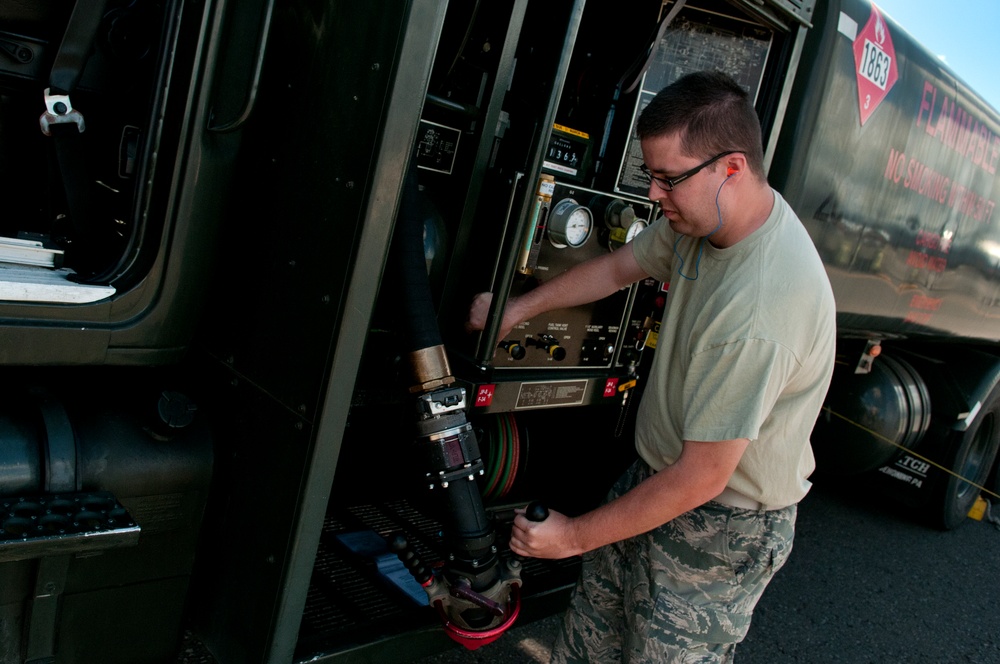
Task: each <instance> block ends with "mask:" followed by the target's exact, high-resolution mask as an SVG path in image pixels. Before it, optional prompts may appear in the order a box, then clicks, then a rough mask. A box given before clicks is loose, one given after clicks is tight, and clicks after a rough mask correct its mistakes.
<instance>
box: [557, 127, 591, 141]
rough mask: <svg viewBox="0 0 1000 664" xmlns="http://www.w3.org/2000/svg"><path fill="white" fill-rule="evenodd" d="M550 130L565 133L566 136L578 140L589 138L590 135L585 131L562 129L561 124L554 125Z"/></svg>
mask: <svg viewBox="0 0 1000 664" xmlns="http://www.w3.org/2000/svg"><path fill="white" fill-rule="evenodd" d="M552 128H553V129H555V130H556V131H561V132H565V133H567V134H572V135H574V136H579V137H580V138H590V134H588V133H587V132H585V131H580V130H579V129H571V128H570V127H564V126H563V125H561V124H554V125H552Z"/></svg>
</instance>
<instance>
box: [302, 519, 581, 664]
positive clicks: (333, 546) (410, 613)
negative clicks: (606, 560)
mask: <svg viewBox="0 0 1000 664" xmlns="http://www.w3.org/2000/svg"><path fill="white" fill-rule="evenodd" d="M507 528H509V526H507ZM503 530H505V528H504V525H503V524H498V531H500V532H499V533H498V541H499V542H500V543H501V544H506V541H507V535H506V534H505V533H503V532H502V531H503ZM399 531H402V532H403V533H404V534H405V535H406V537H407V539H408V540H409V542H410V546H411V547H412V549H413V550H414V551H415V552H416V553H417V555H419V556H420V557H421V558H422V560H423V561H424V563H425V564H427V565H431V566H436V565H439V564H440V563H441V561H443V559H444V549H443V546H442V540H441V523H440V522H439V521H438V520H436V519H435V518H434V517H433V516H431V515H430V514H428V513H427V512H425V511H424V510H422V509H421V508H420V507H419V506H417V505H415V504H413V503H410V502H408V501H404V500H399V501H394V502H388V503H380V504H364V505H354V506H350V507H345V508H342V509H338V510H332V511H331V512H330V513H328V514H327V517H326V519H325V521H324V528H323V534H322V536H321V543H320V547H319V550H318V553H317V557H316V564H315V567H314V568H313V576H312V584H311V586H310V589H309V593H308V596H307V598H306V608H305V612H304V613H303V619H302V624H301V627H300V631H299V651H300V653H304V652H305V651H313V652H317V651H324V652H331V651H337V650H340V649H346V648H350V647H352V646H355V645H360V644H365V643H370V642H373V641H377V640H379V639H384V638H388V637H390V636H393V635H397V634H400V633H403V632H406V631H409V630H415V629H427V628H433V627H435V626H437V625H438V624H439V621H438V618H437V616H436V614H435V612H434V611H433V609H431V608H430V607H429V606H427V604H426V600H425V599H423V598H421V599H420V601H419V603H418V601H416V600H415V599H414V597H413V596H411V595H410V594H408V593H407V592H405V591H404V590H402V589H401V588H400V587H399V586H397V585H394V584H393V583H392V582H391V581H390V580H389V579H388V578H387V577H386V576H385V575H383V574H382V573H381V572H380V570H379V557H380V556H384V555H387V556H391V557H393V558H394V556H393V554H391V553H389V550H388V547H386V546H385V543H384V540H383V538H385V537H387V536H389V535H391V534H393V533H396V532H399ZM578 572H579V560H578V559H570V560H562V561H543V560H532V559H529V560H526V561H524V572H523V579H524V586H523V588H524V591H523V596H524V597H525V598H526V599H530V597H531V596H533V595H538V594H542V593H547V592H550V591H552V590H555V589H558V588H564V587H566V586H568V585H570V584H572V583H573V582H575V580H576V576H577V574H578ZM420 592H421V593H422V592H423V591H422V590H421V591H420Z"/></svg>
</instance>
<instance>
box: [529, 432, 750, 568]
mask: <svg viewBox="0 0 1000 664" xmlns="http://www.w3.org/2000/svg"><path fill="white" fill-rule="evenodd" d="M749 443H750V441H749V440H747V439H746V438H737V439H735V440H722V441H711V442H704V441H684V448H683V450H682V451H681V455H680V457H679V458H678V459H677V461H675V462H674V463H673V464H671V465H669V466H667V467H666V468H664V469H663V470H661V471H659V472H658V473H656V474H655V475H653V476H651V477H649V478H647V479H646V480H645V481H643V482H642V483H640V484H639V485H638V486H636V487H634V488H633V489H632V490H631V491H629V492H628V493H626V494H625V495H623V496H620V497H619V498H617V499H615V500H614V501H612V502H610V503H606V504H604V505H602V506H601V507H598V508H597V509H595V510H593V511H592V512H588V513H586V514H582V515H580V516H578V517H575V518H570V517H567V516H565V515H563V514H560V513H558V512H550V514H549V517H548V518H547V519H546V520H545V521H541V522H533V521H529V520H528V519H526V518H525V517H524V515H523V514H519V515H518V516H517V518H515V520H514V529H513V532H512V534H511V540H510V546H511V550H513V551H514V553H517V554H519V555H522V556H531V557H533V558H568V557H569V556H575V555H580V554H583V553H586V552H587V551H591V550H593V549H596V548H598V547H601V546H604V545H605V544H611V543H612V542H618V541H621V540H623V539H628V538H629V537H633V536H635V535H639V534H641V533H645V532H648V531H650V530H653V529H654V528H657V527H659V526H662V525H663V524H664V523H667V522H668V521H670V520H671V519H673V518H674V517H677V516H679V515H681V514H684V513H685V512H687V511H689V510H691V509H694V508H695V507H698V506H700V505H703V504H705V503H706V502H708V501H709V500H711V499H713V498H715V497H716V496H718V495H719V494H720V493H722V491H723V490H724V489H725V488H726V483H727V482H728V481H729V478H730V476H732V474H733V471H734V470H736V465H737V464H738V463H739V461H740V458H741V457H742V456H743V452H744V451H745V450H746V448H747V445H749Z"/></svg>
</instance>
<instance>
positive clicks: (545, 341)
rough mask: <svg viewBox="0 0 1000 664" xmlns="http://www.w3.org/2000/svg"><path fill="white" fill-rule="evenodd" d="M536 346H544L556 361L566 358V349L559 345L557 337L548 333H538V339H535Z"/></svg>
mask: <svg viewBox="0 0 1000 664" xmlns="http://www.w3.org/2000/svg"><path fill="white" fill-rule="evenodd" d="M534 345H535V346H538V347H539V348H544V349H545V352H546V353H548V354H549V357H551V358H552V359H553V360H555V361H556V362H560V361H562V360H564V359H566V349H565V348H563V347H562V346H560V345H559V342H558V341H556V339H555V337H553V336H551V335H548V334H540V335H538V341H535V343H534Z"/></svg>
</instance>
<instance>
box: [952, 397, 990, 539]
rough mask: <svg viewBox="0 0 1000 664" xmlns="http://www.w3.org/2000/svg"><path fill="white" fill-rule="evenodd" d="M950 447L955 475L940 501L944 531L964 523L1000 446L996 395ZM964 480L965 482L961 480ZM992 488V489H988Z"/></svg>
mask: <svg viewBox="0 0 1000 664" xmlns="http://www.w3.org/2000/svg"><path fill="white" fill-rule="evenodd" d="M952 440H953V441H954V442H953V444H952V445H949V447H950V448H952V449H954V450H955V453H954V455H953V456H952V457H951V459H952V461H951V464H950V468H951V471H952V473H954V474H951V475H949V476H948V477H947V479H946V480H945V482H944V488H943V492H942V496H941V502H940V506H941V508H940V512H939V515H938V516H939V525H940V527H942V528H944V529H945V530H952V529H953V528H957V527H958V526H960V525H961V524H962V523H964V522H965V520H966V517H967V516H968V514H969V510H970V509H971V508H972V505H973V504H974V503H975V502H976V498H977V497H978V496H979V494H980V490H979V488H978V487H976V486H973V484H970V483H969V482H967V481H965V479H968V480H969V481H971V482H972V483H974V484H978V485H979V486H984V484H985V482H986V480H987V478H988V477H989V476H990V469H991V468H992V467H993V462H994V460H995V459H996V456H997V448H998V447H1000V396H998V395H996V394H994V395H993V396H992V397H991V399H990V401H989V404H988V405H987V406H986V407H984V408H983V409H982V410H981V411H979V413H978V414H977V415H976V419H975V420H974V421H973V423H972V424H971V425H970V426H969V428H968V429H966V430H965V431H961V432H955V433H954V434H953V438H952ZM962 478H965V479H962ZM987 488H989V487H987Z"/></svg>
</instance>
